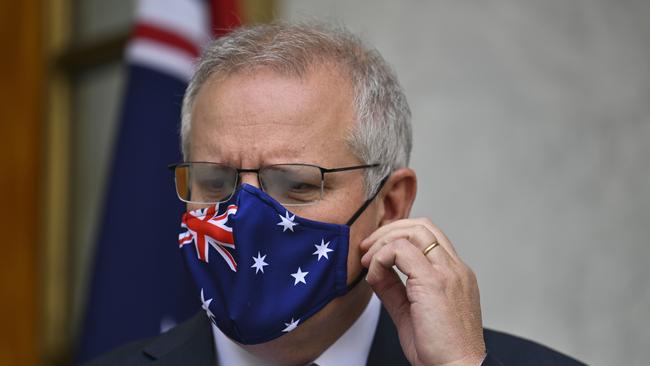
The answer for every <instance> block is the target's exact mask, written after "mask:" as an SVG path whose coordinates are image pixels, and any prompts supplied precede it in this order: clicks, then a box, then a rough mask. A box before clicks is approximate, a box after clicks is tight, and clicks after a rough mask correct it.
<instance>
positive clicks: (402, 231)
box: [361, 225, 453, 266]
mask: <svg viewBox="0 0 650 366" xmlns="http://www.w3.org/2000/svg"><path fill="white" fill-rule="evenodd" d="M397 239H406V240H408V241H409V242H410V243H411V244H413V245H414V246H415V247H416V248H418V249H419V250H420V251H424V249H425V248H427V247H428V246H429V245H431V244H432V243H436V242H438V239H437V238H436V237H435V235H434V234H433V233H432V232H431V231H430V230H429V229H428V228H426V227H425V226H423V225H413V226H410V227H403V228H398V229H394V230H392V231H389V232H387V233H386V234H385V235H384V236H383V237H380V238H378V239H377V240H376V241H375V242H374V243H373V244H372V246H371V247H370V248H368V251H367V252H366V253H365V254H364V255H363V257H362V258H361V264H362V265H364V266H367V265H369V263H370V258H372V257H373V256H374V255H375V253H377V251H378V250H380V249H381V248H382V247H383V246H385V245H386V244H388V243H391V242H393V241H395V240H397ZM437 251H438V253H432V252H433V250H432V251H431V252H430V253H431V254H429V259H430V260H431V261H432V262H435V263H440V264H442V263H449V262H450V261H452V260H453V258H452V257H451V256H450V255H449V253H447V252H446V250H445V249H444V248H440V250H437Z"/></svg>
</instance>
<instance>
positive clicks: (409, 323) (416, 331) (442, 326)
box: [360, 218, 485, 366]
mask: <svg viewBox="0 0 650 366" xmlns="http://www.w3.org/2000/svg"><path fill="white" fill-rule="evenodd" d="M435 241H437V242H438V243H439V244H440V245H438V246H436V247H435V248H434V249H433V250H431V251H429V253H428V254H427V255H426V256H425V255H424V254H423V250H424V249H425V248H426V247H428V246H429V245H430V244H432V243H434V242H435ZM360 248H361V250H362V251H366V253H365V254H364V255H363V257H362V258H361V264H362V265H363V266H364V267H366V268H368V275H367V277H366V280H367V281H368V283H369V284H370V286H372V288H373V290H374V291H375V293H376V294H377V296H379V298H380V299H381V301H382V303H383V304H384V307H385V308H386V310H387V311H388V313H389V314H390V316H391V318H392V319H393V322H394V323H395V326H396V327H397V331H398V334H399V339H400V344H401V346H402V349H403V351H404V354H405V355H406V358H407V359H408V360H409V362H410V363H411V364H412V365H472V366H478V365H480V364H481V362H482V360H483V358H484V357H485V343H484V342H483V325H482V321H481V305H480V301H479V291H478V284H477V282H476V276H475V275H474V272H472V270H471V269H470V268H469V267H468V266H467V265H466V264H465V263H463V262H462V261H461V259H460V258H459V257H458V254H457V253H456V250H455V249H454V247H453V246H452V245H451V242H450V241H449V239H447V237H446V236H445V234H443V233H442V231H440V229H438V228H437V227H436V226H435V225H433V223H431V221H429V220H428V219H425V218H419V219H404V220H398V221H395V222H392V223H390V224H388V225H385V226H382V227H380V228H379V229H377V230H376V231H375V232H374V233H372V235H370V236H369V237H368V238H366V239H365V240H363V241H362V242H361V245H360ZM393 266H397V268H398V269H399V270H400V271H402V272H403V273H404V274H405V275H406V276H407V280H406V285H404V284H403V283H402V281H401V280H400V278H399V276H398V275H397V273H395V271H394V270H393Z"/></svg>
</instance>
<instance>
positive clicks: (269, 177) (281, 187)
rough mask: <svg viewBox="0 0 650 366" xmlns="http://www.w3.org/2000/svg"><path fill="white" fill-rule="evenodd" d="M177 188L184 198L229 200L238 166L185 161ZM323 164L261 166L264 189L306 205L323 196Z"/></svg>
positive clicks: (282, 199)
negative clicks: (320, 165)
mask: <svg viewBox="0 0 650 366" xmlns="http://www.w3.org/2000/svg"><path fill="white" fill-rule="evenodd" d="M175 175H176V191H177V193H178V196H179V198H180V199H181V200H183V201H185V202H191V203H204V204H212V203H217V202H222V201H226V200H228V199H229V198H230V197H231V195H232V194H233V193H234V191H235V189H236V187H237V179H238V172H237V169H235V168H233V167H229V166H226V165H220V164H215V163H186V164H181V165H178V166H176V168H175ZM322 178H323V177H322V174H321V171H320V168H318V167H316V166H311V165H300V164H279V165H271V166H267V167H264V168H261V169H260V171H259V181H260V184H261V186H262V187H261V188H262V190H264V191H265V192H266V193H267V194H269V195H270V196H271V197H273V198H274V199H276V200H277V201H278V202H280V203H282V204H285V205H305V204H310V203H313V202H316V201H318V200H320V199H321V198H322V194H323V179H322Z"/></svg>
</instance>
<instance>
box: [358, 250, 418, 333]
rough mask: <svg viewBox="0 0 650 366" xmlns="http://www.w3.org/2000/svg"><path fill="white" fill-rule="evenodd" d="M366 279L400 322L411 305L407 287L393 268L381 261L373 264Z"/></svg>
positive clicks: (397, 322)
mask: <svg viewBox="0 0 650 366" xmlns="http://www.w3.org/2000/svg"><path fill="white" fill-rule="evenodd" d="M366 281H367V282H368V284H370V287H372V289H373V291H374V292H375V293H376V294H377V296H378V297H379V299H380V300H381V302H382V304H383V305H384V307H385V308H386V309H387V310H388V313H389V314H390V315H391V317H392V318H393V321H394V322H395V323H396V324H399V322H401V320H402V319H403V316H404V315H407V313H408V310H409V307H408V306H407V305H408V304H409V301H408V298H407V296H406V288H405V286H404V284H403V283H402V280H401V279H400V278H399V275H398V274H397V273H395V271H394V270H393V268H386V267H384V266H382V265H381V264H380V263H379V262H375V263H374V264H371V268H370V269H368V275H367V276H366Z"/></svg>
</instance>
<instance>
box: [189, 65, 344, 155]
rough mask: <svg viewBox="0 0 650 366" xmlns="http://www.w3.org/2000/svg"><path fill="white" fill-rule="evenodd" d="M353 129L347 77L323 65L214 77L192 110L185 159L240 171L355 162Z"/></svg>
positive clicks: (239, 72)
mask: <svg viewBox="0 0 650 366" xmlns="http://www.w3.org/2000/svg"><path fill="white" fill-rule="evenodd" d="M355 126H356V111H355V108H354V93H353V90H352V86H351V83H350V82H349V79H348V78H346V77H345V73H342V72H340V71H339V70H338V69H337V68H335V67H332V66H330V65H328V64H321V66H319V67H312V68H310V69H309V70H308V71H306V72H305V73H304V74H302V75H289V74H287V73H284V72H278V71H277V70H274V69H272V68H266V67H255V68H249V69H243V70H239V71H238V72H235V73H233V74H228V75H213V76H211V77H210V79H208V80H207V81H206V82H205V84H204V85H203V86H202V87H201V89H200V90H199V92H198V94H197V96H196V100H195V103H194V106H193V111H192V130H191V133H190V139H191V145H190V150H189V152H190V159H191V160H194V161H218V162H224V163H230V164H233V165H237V166H249V165H250V166H259V165H261V164H272V163H280V162H307V163H313V164H319V165H323V166H328V165H332V164H336V163H338V162H339V161H344V162H350V161H353V160H354V161H356V158H355V157H354V154H352V151H351V149H350V147H349V146H348V145H349V144H348V138H349V136H350V133H351V131H352V129H353V128H355Z"/></svg>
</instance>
